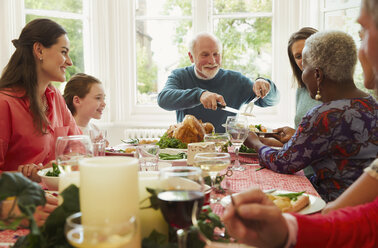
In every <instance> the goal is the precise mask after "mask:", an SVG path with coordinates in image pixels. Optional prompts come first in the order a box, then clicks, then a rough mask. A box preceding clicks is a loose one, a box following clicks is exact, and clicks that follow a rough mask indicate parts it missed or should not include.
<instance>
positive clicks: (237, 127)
mask: <svg viewBox="0 0 378 248" xmlns="http://www.w3.org/2000/svg"><path fill="white" fill-rule="evenodd" d="M226 132H227V133H228V134H229V135H230V141H231V143H232V145H233V146H234V149H235V155H236V159H235V162H234V165H233V166H232V168H231V169H232V170H234V171H244V170H245V168H244V167H243V166H241V165H240V162H239V149H240V147H241V145H242V144H243V143H244V141H245V139H246V138H247V137H248V133H249V128H248V119H247V118H245V117H242V116H228V117H227V120H226Z"/></svg>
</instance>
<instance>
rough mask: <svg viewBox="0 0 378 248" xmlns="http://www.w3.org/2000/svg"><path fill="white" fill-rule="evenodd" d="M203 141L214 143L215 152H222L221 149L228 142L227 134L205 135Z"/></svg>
mask: <svg viewBox="0 0 378 248" xmlns="http://www.w3.org/2000/svg"><path fill="white" fill-rule="evenodd" d="M203 141H205V142H214V143H215V150H216V151H217V152H222V147H223V146H224V145H225V144H226V143H227V142H228V134H227V133H209V134H205V136H204V138H203Z"/></svg>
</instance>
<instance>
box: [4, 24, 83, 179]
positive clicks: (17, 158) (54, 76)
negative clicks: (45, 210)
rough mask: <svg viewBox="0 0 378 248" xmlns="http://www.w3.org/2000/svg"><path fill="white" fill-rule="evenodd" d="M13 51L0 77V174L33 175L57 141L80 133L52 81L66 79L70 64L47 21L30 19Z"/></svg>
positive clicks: (61, 35) (55, 27) (60, 37)
mask: <svg viewBox="0 0 378 248" xmlns="http://www.w3.org/2000/svg"><path fill="white" fill-rule="evenodd" d="M12 42H13V44H14V46H15V47H16V50H15V52H14V53H13V55H12V57H11V58H10V60H9V62H8V64H7V65H6V67H5V68H4V70H3V73H2V75H1V78H0V113H1V119H2V120H1V121H0V130H1V131H0V173H1V172H2V171H17V170H18V171H21V172H22V173H23V174H24V175H25V176H28V177H30V178H32V179H34V180H38V179H39V177H38V176H37V174H36V172H37V170H38V169H40V168H41V167H42V166H43V165H46V164H48V163H49V162H50V161H51V160H53V159H54V157H55V152H54V150H55V141H56V138H57V137H58V136H65V135H74V134H80V133H81V132H80V130H79V129H78V128H77V126H76V124H75V121H74V119H73V117H72V115H71V113H70V111H69V110H68V108H67V106H66V104H65V101H64V99H63V97H62V95H61V94H60V93H59V91H58V90H57V89H56V88H55V87H54V86H53V85H52V84H51V82H52V81H56V82H63V81H65V80H66V77H65V72H66V68H67V67H69V66H71V65H72V61H71V58H70V57H69V55H68V54H69V48H70V43H69V40H68V37H67V35H66V31H65V30H64V29H63V27H61V26H60V25H59V24H57V23H55V22H54V21H51V20H49V19H35V20H33V21H31V22H30V23H28V24H27V25H26V26H25V27H24V28H23V30H22V32H21V34H20V37H19V38H18V39H15V40H13V41H12Z"/></svg>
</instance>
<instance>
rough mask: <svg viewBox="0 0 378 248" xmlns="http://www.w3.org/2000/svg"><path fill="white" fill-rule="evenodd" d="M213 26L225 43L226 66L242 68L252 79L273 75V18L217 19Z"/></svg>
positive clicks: (240, 69)
mask: <svg viewBox="0 0 378 248" xmlns="http://www.w3.org/2000/svg"><path fill="white" fill-rule="evenodd" d="M214 26H215V27H214V30H215V34H216V36H217V37H218V38H219V39H220V40H221V42H222V43H223V62H222V67H223V68H225V69H230V70H236V71H240V72H242V73H243V74H244V75H246V76H248V77H250V78H252V79H254V78H255V77H257V76H264V77H268V78H271V65H272V61H271V57H272V44H271V35H272V19H271V18H268V17H263V18H248V19H245V18H244V19H218V20H215V21H214Z"/></svg>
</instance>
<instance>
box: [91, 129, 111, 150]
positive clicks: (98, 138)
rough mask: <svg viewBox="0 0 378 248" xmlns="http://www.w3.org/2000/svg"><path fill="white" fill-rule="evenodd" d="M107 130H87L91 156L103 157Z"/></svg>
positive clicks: (106, 142)
mask: <svg viewBox="0 0 378 248" xmlns="http://www.w3.org/2000/svg"><path fill="white" fill-rule="evenodd" d="M107 134H108V132H107V130H105V129H98V130H97V129H91V130H89V137H90V138H91V141H92V144H93V156H105V149H106V146H107V145H108V141H107V139H106V137H107Z"/></svg>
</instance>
